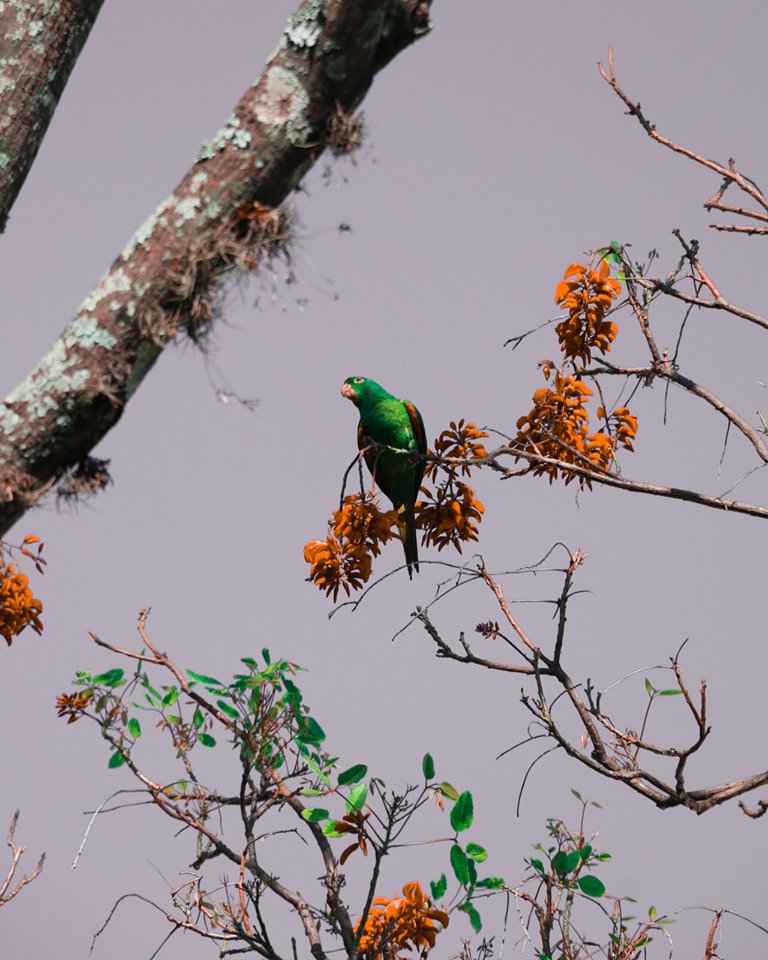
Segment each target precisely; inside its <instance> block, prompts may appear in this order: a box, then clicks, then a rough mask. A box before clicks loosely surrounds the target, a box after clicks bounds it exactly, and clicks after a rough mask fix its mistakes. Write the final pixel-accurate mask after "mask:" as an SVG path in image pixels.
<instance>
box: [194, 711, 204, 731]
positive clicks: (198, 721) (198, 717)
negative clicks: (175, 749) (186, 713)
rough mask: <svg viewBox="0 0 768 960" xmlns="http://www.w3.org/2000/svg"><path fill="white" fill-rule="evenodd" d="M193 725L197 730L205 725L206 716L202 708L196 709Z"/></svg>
mask: <svg viewBox="0 0 768 960" xmlns="http://www.w3.org/2000/svg"><path fill="white" fill-rule="evenodd" d="M192 723H193V724H194V727H195V730H199V729H200V727H202V725H203V724H204V723H205V716H204V714H203V711H202V710H201V709H200V707H195V712H194V713H193V714H192Z"/></svg>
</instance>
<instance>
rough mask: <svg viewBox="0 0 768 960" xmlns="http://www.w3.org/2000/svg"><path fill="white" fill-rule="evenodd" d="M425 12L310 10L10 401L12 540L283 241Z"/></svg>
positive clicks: (5, 473)
mask: <svg viewBox="0 0 768 960" xmlns="http://www.w3.org/2000/svg"><path fill="white" fill-rule="evenodd" d="M429 7H430V4H429V2H424V0H305V2H304V3H302V4H301V6H300V7H299V8H298V10H297V11H296V12H295V13H294V14H293V15H292V16H291V17H290V18H289V20H288V24H287V26H286V28H285V30H284V31H283V34H282V36H281V37H280V40H279V44H278V47H277V49H276V50H275V52H274V53H273V55H272V56H271V58H270V59H269V61H268V62H267V64H266V66H265V68H264V70H263V72H262V74H261V76H260V77H259V78H258V79H257V80H256V82H255V83H254V84H253V85H252V86H251V87H249V88H248V89H247V90H246V91H245V93H244V94H243V96H242V97H241V99H240V100H239V102H238V103H237V104H236V106H235V107H234V110H233V112H232V114H231V116H230V117H229V119H228V120H227V122H226V123H225V124H224V126H223V127H222V128H221V129H220V130H218V131H217V132H216V133H215V134H214V136H213V138H212V139H211V140H210V141H209V142H208V143H206V144H205V145H204V146H203V148H202V149H201V151H200V153H199V155H198V157H197V159H196V160H195V161H194V163H193V164H192V166H191V168H190V169H189V170H188V171H187V173H186V174H185V176H184V177H183V179H182V180H181V182H180V183H179V185H178V186H177V188H176V189H175V190H174V191H173V193H172V194H171V195H170V196H169V197H167V198H166V199H165V200H164V201H163V202H162V203H161V204H160V205H159V207H158V208H157V209H156V210H155V212H154V213H153V214H152V215H151V216H150V217H149V218H148V219H147V220H146V222H145V223H144V224H143V225H142V226H141V227H140V228H139V229H138V231H137V232H136V234H135V235H134V237H133V238H132V239H131V240H130V241H129V243H128V244H127V246H126V247H125V249H124V250H123V251H122V253H120V255H119V256H118V257H117V258H116V259H115V260H114V262H113V264H112V266H111V268H110V269H109V270H108V272H107V273H106V274H105V276H104V277H103V279H102V280H101V282H100V283H99V285H98V286H97V287H96V289H95V290H94V291H93V292H92V293H91V294H89V296H87V297H86V299H85V300H84V301H83V303H82V305H81V307H80V309H79V311H78V312H77V314H76V315H75V317H74V318H73V319H72V320H71V322H70V323H69V324H68V325H67V327H66V328H65V330H64V332H63V333H62V335H61V336H60V337H59V339H58V340H56V342H55V343H54V344H53V346H52V348H51V350H50V351H49V352H48V354H47V355H46V356H45V357H44V358H43V359H42V360H41V361H40V363H39V364H38V365H37V367H36V368H35V369H34V370H33V371H32V372H31V373H30V374H29V376H28V377H27V378H26V379H25V380H24V381H23V382H22V383H21V384H19V386H17V387H16V389H15V390H13V391H12V393H11V394H10V395H9V396H8V397H7V398H6V399H5V401H4V402H2V403H0V535H2V534H3V533H5V532H6V531H7V530H8V529H9V527H10V526H11V525H12V524H13V523H15V522H16V521H17V520H18V519H19V517H20V516H21V515H22V514H23V513H24V512H25V510H26V509H27V508H28V507H29V506H30V505H31V504H33V503H34V502H35V501H36V500H38V499H39V497H40V496H41V495H42V494H43V493H45V492H46V491H47V490H48V489H50V487H51V486H52V485H53V484H54V483H55V482H56V480H57V479H58V478H59V477H60V476H61V475H62V472H63V471H64V470H66V469H67V468H69V467H72V466H73V465H75V464H78V463H80V462H81V461H82V460H83V459H84V458H85V457H86V456H87V455H88V453H89V451H90V450H91V449H92V448H93V447H94V446H95V444H97V443H98V442H99V441H100V440H101V439H102V437H103V436H104V435H105V434H106V432H107V431H108V430H109V429H110V428H111V427H112V426H114V424H115V423H116V422H117V421H118V419H119V418H120V416H121V414H122V412H123V409H124V408H125V405H126V403H127V402H128V400H129V399H130V398H131V396H132V395H133V393H134V392H135V390H136V389H137V387H138V386H139V385H140V383H141V382H142V380H143V379H144V377H145V376H146V374H147V372H148V371H149V370H150V369H151V367H152V366H153V364H154V363H155V361H156V360H157V358H158V357H159V356H160V354H161V353H162V351H163V349H164V348H165V347H166V346H167V345H168V344H169V343H171V342H172V341H173V340H174V338H175V337H176V336H177V334H178V333H179V331H180V330H181V329H183V328H186V330H187V331H188V332H189V333H190V334H191V335H193V336H198V335H200V334H201V332H203V331H204V329H205V326H206V324H207V323H208V322H210V319H211V316H212V313H213V312H214V308H215V291H216V286H217V284H218V283H220V280H221V277H222V275H223V274H224V273H226V271H227V270H229V269H231V268H232V267H246V268H247V267H252V266H256V265H257V263H258V260H259V258H260V257H261V256H263V255H264V254H265V251H268V249H269V247H270V245H271V244H277V243H279V242H280V235H281V232H282V231H283V230H284V228H285V222H284V218H282V217H281V216H278V215H277V214H276V213H275V212H270V211H271V210H272V208H276V207H278V205H279V204H280V203H281V202H282V201H283V200H284V199H285V197H286V196H287V195H288V194H289V193H290V192H291V191H292V190H293V189H294V188H295V187H296V186H297V185H298V183H299V182H300V181H301V179H302V177H303V176H304V175H305V173H306V172H307V170H308V169H309V168H310V167H311V166H312V165H313V164H314V163H315V162H316V160H317V159H318V157H319V156H320V155H321V153H322V152H323V149H324V148H325V146H326V144H327V143H328V139H329V136H331V135H332V130H333V122H334V117H335V116H336V117H337V116H338V115H339V111H342V112H344V113H345V114H349V113H351V112H352V111H354V109H355V108H356V107H357V106H358V104H359V103H360V101H361V100H362V99H363V97H364V96H365V94H366V92H367V90H368V88H369V87H370V85H371V83H372V81H373V79H374V77H375V75H376V73H377V72H378V71H379V70H381V69H382V68H383V67H384V66H386V65H387V63H389V61H390V60H391V59H392V58H393V57H394V56H396V55H397V54H398V53H399V52H400V51H401V50H403V49H405V48H406V47H407V46H409V45H410V44H411V43H412V42H413V41H414V40H415V39H417V38H418V37H419V36H421V35H422V34H424V33H426V32H427V31H428V30H429Z"/></svg>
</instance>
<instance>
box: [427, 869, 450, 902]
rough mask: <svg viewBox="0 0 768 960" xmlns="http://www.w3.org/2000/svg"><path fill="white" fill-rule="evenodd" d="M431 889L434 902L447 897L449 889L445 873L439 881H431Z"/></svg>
mask: <svg viewBox="0 0 768 960" xmlns="http://www.w3.org/2000/svg"><path fill="white" fill-rule="evenodd" d="M429 889H430V892H431V893H432V899H433V900H439V899H440V898H441V897H444V896H445V891H446V890H447V889H448V877H446V875H445V874H444V873H441V874H440V879H439V880H430V881H429Z"/></svg>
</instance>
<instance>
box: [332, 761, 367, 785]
mask: <svg viewBox="0 0 768 960" xmlns="http://www.w3.org/2000/svg"><path fill="white" fill-rule="evenodd" d="M367 773H368V767H367V766H366V765H365V764H364V763H356V764H355V765H354V767H348V768H347V769H346V770H344V771H343V772H342V773H340V774H339V776H338V778H337V780H336V782H337V783H338V785H339V786H340V787H349V786H351V785H352V784H353V783H358V782H359V781H360V780H362V779H363V777H365V776H366V774H367Z"/></svg>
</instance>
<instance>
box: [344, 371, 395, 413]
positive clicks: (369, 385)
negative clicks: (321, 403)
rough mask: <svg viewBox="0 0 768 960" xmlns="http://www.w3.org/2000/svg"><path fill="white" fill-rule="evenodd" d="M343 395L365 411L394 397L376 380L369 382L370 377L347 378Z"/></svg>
mask: <svg viewBox="0 0 768 960" xmlns="http://www.w3.org/2000/svg"><path fill="white" fill-rule="evenodd" d="M341 395H342V397H346V398H347V400H351V401H352V403H354V405H355V406H356V407H360V408H363V409H365V408H366V407H371V406H373V405H374V404H375V403H377V402H378V401H379V400H384V399H385V398H386V397H391V396H392V394H391V393H388V392H387V391H386V390H385V389H384V387H382V386H381V385H380V384H378V383H376V381H375V380H369V379H368V377H347V379H346V380H345V381H344V383H342V385H341Z"/></svg>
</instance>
